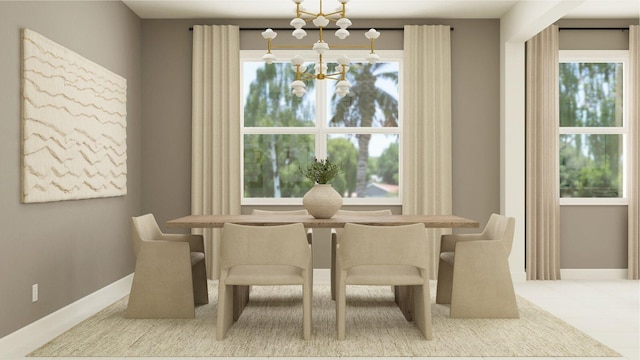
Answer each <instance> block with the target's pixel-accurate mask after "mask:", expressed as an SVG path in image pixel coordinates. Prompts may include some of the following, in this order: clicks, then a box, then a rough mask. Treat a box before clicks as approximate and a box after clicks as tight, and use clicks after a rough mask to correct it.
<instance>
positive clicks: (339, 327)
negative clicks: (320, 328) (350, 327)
mask: <svg viewBox="0 0 640 360" xmlns="http://www.w3.org/2000/svg"><path fill="white" fill-rule="evenodd" d="M345 292H346V285H345V284H344V283H341V284H336V333H337V334H338V340H344V338H345V308H346V305H347V304H346V302H347V301H346V300H347V299H346V294H345Z"/></svg>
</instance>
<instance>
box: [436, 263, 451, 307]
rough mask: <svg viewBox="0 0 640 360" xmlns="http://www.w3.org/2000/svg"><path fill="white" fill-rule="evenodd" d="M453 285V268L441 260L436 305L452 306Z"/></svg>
mask: <svg viewBox="0 0 640 360" xmlns="http://www.w3.org/2000/svg"><path fill="white" fill-rule="evenodd" d="M452 284H453V266H452V265H451V264H449V263H447V262H444V261H442V260H440V262H439V265H438V283H437V289H436V304H451V289H452Z"/></svg>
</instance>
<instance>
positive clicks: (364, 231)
mask: <svg viewBox="0 0 640 360" xmlns="http://www.w3.org/2000/svg"><path fill="white" fill-rule="evenodd" d="M428 254H429V247H428V243H427V233H426V231H425V227H424V225H423V224H411V225H401V226H373V225H360V224H350V223H349V224H345V226H344V233H343V235H342V239H341V240H340V245H339V247H338V250H337V255H336V256H337V257H338V261H339V262H340V266H341V267H342V269H349V268H351V267H353V266H359V265H412V266H415V267H417V268H420V269H424V270H427V268H428V264H429V260H428V259H427V256H428Z"/></svg>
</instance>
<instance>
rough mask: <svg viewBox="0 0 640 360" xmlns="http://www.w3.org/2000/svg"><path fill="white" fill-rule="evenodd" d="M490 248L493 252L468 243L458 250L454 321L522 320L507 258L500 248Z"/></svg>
mask: <svg viewBox="0 0 640 360" xmlns="http://www.w3.org/2000/svg"><path fill="white" fill-rule="evenodd" d="M491 246H493V247H494V248H491V247H490V246H489V245H486V244H485V245H484V246H479V245H476V244H473V243H469V244H458V246H457V247H456V262H455V266H454V271H453V288H452V292H451V312H450V316H451V317H452V318H506V319H509V318H518V317H520V314H519V312H518V304H517V301H516V295H515V291H514V289H513V281H512V280H511V272H510V269H509V262H508V260H507V255H506V254H505V253H504V248H503V247H502V245H501V244H499V243H497V242H496V245H493V244H491ZM478 258H481V259H482V261H478Z"/></svg>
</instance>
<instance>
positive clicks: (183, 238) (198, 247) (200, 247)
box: [162, 234, 204, 252]
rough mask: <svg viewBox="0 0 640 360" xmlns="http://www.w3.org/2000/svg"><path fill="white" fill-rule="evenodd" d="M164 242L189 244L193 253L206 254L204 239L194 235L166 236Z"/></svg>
mask: <svg viewBox="0 0 640 360" xmlns="http://www.w3.org/2000/svg"><path fill="white" fill-rule="evenodd" d="M162 240H164V241H172V242H188V243H189V249H190V251H191V252H204V238H203V237H202V235H194V234H164V236H163V237H162Z"/></svg>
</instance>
